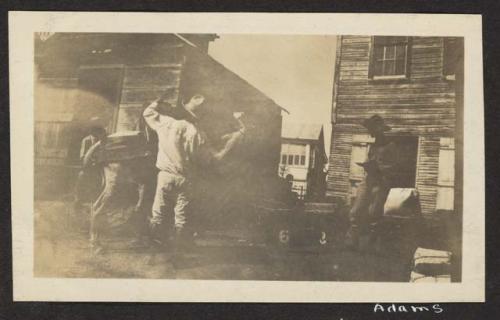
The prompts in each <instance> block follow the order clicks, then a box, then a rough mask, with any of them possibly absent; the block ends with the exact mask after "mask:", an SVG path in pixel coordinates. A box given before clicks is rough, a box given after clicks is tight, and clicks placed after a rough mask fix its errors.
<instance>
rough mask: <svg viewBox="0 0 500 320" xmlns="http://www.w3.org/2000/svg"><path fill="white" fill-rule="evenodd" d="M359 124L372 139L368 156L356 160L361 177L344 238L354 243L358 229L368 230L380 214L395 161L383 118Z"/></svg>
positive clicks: (376, 116)
mask: <svg viewBox="0 0 500 320" xmlns="http://www.w3.org/2000/svg"><path fill="white" fill-rule="evenodd" d="M363 126H364V127H365V128H366V129H367V130H368V132H369V133H370V135H371V136H372V137H374V138H375V142H374V143H373V144H372V145H370V149H369V151H368V159H367V161H365V162H363V163H358V165H360V166H362V167H363V168H364V169H365V172H366V176H365V179H364V180H363V181H362V182H361V183H360V184H359V185H358V192H357V197H356V199H355V200H354V203H353V206H352V208H351V210H350V212H349V218H350V221H351V228H350V230H349V233H348V238H350V240H351V241H352V245H353V246H357V244H358V243H357V242H358V240H359V235H360V233H366V232H368V229H369V227H370V225H373V224H376V223H377V222H378V221H379V219H380V218H381V217H382V215H383V214H384V204H385V201H386V199H387V196H388V194H389V191H390V189H391V186H392V185H393V181H394V179H395V178H397V177H395V176H394V172H395V168H396V163H397V152H396V145H395V144H394V143H393V142H390V141H389V140H388V139H387V137H386V135H385V132H386V131H389V130H391V128H390V127H389V126H387V125H386V124H385V123H384V120H383V119H382V118H381V117H380V116H378V115H374V116H372V117H370V118H369V119H367V120H365V121H364V122H363Z"/></svg>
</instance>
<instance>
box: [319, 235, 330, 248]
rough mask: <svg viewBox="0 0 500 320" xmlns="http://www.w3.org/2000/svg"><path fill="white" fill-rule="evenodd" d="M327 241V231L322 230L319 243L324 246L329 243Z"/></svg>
mask: <svg viewBox="0 0 500 320" xmlns="http://www.w3.org/2000/svg"><path fill="white" fill-rule="evenodd" d="M327 242H328V239H327V237H326V232H324V231H321V237H320V238H319V244H321V245H322V246H324V245H325V244H327Z"/></svg>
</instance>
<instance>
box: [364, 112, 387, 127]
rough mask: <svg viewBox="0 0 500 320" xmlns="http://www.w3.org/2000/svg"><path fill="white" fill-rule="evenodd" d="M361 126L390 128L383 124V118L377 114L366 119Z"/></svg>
mask: <svg viewBox="0 0 500 320" xmlns="http://www.w3.org/2000/svg"><path fill="white" fill-rule="evenodd" d="M362 125H363V127H365V128H366V129H371V128H376V127H382V128H383V129H384V131H389V130H391V127H389V126H388V125H386V124H385V122H384V119H383V118H382V117H381V116H379V115H373V116H371V117H370V118H368V119H366V120H364V121H363V123H362Z"/></svg>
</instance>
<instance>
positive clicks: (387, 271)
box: [34, 201, 411, 282]
mask: <svg viewBox="0 0 500 320" xmlns="http://www.w3.org/2000/svg"><path fill="white" fill-rule="evenodd" d="M35 217H36V219H35V260H34V261H35V266H34V274H35V276H36V277H72V278H155V279H160V278H162V279H164V278H168V279H218V280H309V281H311V280H314V281H401V282H407V281H409V273H410V262H411V259H410V258H411V256H404V257H403V256H401V255H394V254H390V252H386V253H385V254H380V253H377V254H375V253H374V252H370V251H367V252H355V251H350V250H347V249H345V248H342V247H332V248H330V249H328V250H325V249H324V248H319V247H301V248H286V249H285V248H279V249H278V248H270V247H269V246H266V245H265V244H264V243H263V242H261V241H253V240H249V237H245V236H244V231H242V230H240V231H236V230H228V231H226V232H206V233H205V234H203V235H202V236H200V237H198V238H197V240H196V244H197V246H196V249H195V251H194V253H193V254H190V255H189V256H188V259H187V260H186V262H185V264H184V265H182V266H181V267H179V266H177V268H174V266H173V265H172V263H171V262H170V260H169V259H168V255H167V254H152V253H151V251H150V250H148V249H147V248H144V247H134V246H131V244H130V242H131V240H132V239H131V237H130V236H127V233H126V232H125V233H124V232H122V233H115V234H109V235H107V236H106V237H105V238H104V245H105V247H106V250H105V252H103V253H102V254H101V255H98V256H93V255H91V253H90V249H89V247H88V241H87V238H88V229H87V226H86V225H85V223H84V222H82V221H85V220H80V222H75V221H77V220H75V219H74V217H71V216H70V214H69V213H68V206H67V205H66V204H65V203H64V202H58V201H50V202H49V201H46V202H37V203H36V205H35ZM254 240H255V239H254Z"/></svg>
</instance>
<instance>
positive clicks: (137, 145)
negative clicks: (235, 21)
mask: <svg viewBox="0 0 500 320" xmlns="http://www.w3.org/2000/svg"><path fill="white" fill-rule="evenodd" d="M353 22H354V20H353ZM387 23H390V22H387ZM435 32H439V30H437V31H435ZM31 35H32V37H31V45H32V62H31V63H32V66H33V69H32V70H33V72H32V73H31V77H32V79H31V81H32V84H33V85H32V88H33V95H32V116H31V118H32V121H33V129H32V131H30V132H31V134H32V142H33V144H32V151H31V154H32V159H31V160H32V161H33V162H32V164H33V166H32V168H28V167H26V168H24V170H29V171H32V174H33V175H32V179H33V180H32V181H33V186H32V188H33V189H32V190H33V193H30V194H31V195H32V196H33V198H32V201H33V209H32V222H31V223H32V226H33V229H32V230H30V231H29V232H32V236H31V238H29V237H28V238H26V239H25V240H24V241H31V240H32V244H31V245H32V257H31V259H32V260H30V261H31V262H32V264H31V270H29V266H26V267H23V270H26V271H29V272H31V274H32V277H33V279H38V280H40V281H51V280H53V279H57V280H54V281H72V280H85V279H92V280H98V281H103V280H113V281H115V282H114V283H115V284H116V285H117V287H119V283H120V281H130V280H138V281H139V280H144V279H149V280H154V281H160V280H176V281H182V280H225V281H228V280H232V281H229V282H230V283H245V282H248V283H250V284H255V283H267V284H268V285H271V286H272V285H273V283H282V284H284V283H303V284H307V285H312V284H318V283H326V284H338V283H345V284H350V283H357V284H365V283H375V284H379V283H380V284H387V285H388V286H390V285H391V284H394V283H399V284H404V285H406V286H409V287H405V288H408V290H411V291H419V290H421V289H420V288H422V286H423V287H424V288H425V289H426V290H434V289H433V288H434V287H436V288H437V287H440V286H447V285H448V286H451V285H453V284H465V283H464V281H465V280H464V279H465V278H467V279H469V276H468V275H465V274H464V272H465V271H464V268H465V267H464V261H466V262H467V261H469V260H468V259H470V257H467V255H466V254H464V234H465V232H464V222H463V221H464V140H465V139H464V136H468V133H467V132H464V120H465V116H464V95H467V92H464V91H465V90H464V87H465V83H467V82H468V83H470V82H469V81H471V79H467V76H468V73H466V72H464V70H465V68H466V66H465V58H466V56H465V53H466V52H467V51H466V50H465V47H466V38H465V37H464V35H460V34H457V35H449V34H447V33H446V32H443V34H442V35H439V33H438V34H436V35H426V34H425V33H424V34H421V35H420V34H414V33H413V32H409V33H407V34H401V33H397V34H394V33H390V32H389V33H379V32H376V33H370V32H369V30H367V31H365V32H353V33H352V34H350V33H326V32H323V33H314V34H305V33H300V32H297V33H296V34H290V33H281V34H280V33H270V34H264V33H255V32H246V33H245V32H234V31H233V32H228V31H227V30H221V31H220V32H217V31H216V30H214V31H211V30H209V31H207V32H168V29H164V30H163V31H161V32H160V31H157V30H155V31H154V32H144V31H143V30H138V31H137V32H135V31H134V32H129V31H117V30H112V31H108V29H105V28H102V29H101V30H99V31H86V30H76V31H67V30H62V31H59V30H57V28H54V29H53V30H51V31H47V32H46V31H45V30H44V29H38V30H37V29H34V30H33V32H32V33H31ZM479 36H480V35H479ZM478 64H481V62H480V61H479V62H478ZM480 106H481V107H480V108H481V110H482V101H481V103H480ZM11 109H12V106H11ZM481 112H482V111H481ZM481 121H482V119H481ZM480 134H481V137H482V133H480ZM473 139H474V138H473ZM467 141H468V142H467V143H469V144H474V143H476V142H478V141H481V140H480V139H478V140H472V139H469V140H467ZM474 141H476V142H474ZM13 145H14V144H13ZM14 147H16V146H15V145H14ZM20 147H21V146H20ZM13 161H15V160H14V159H13ZM13 194H14V193H13ZM30 201H31V200H30ZM470 201H474V200H470ZM479 201H481V198H479ZM481 205H483V204H481ZM478 208H479V207H478ZM15 214H16V212H13V215H15ZM470 214H472V213H470ZM474 214H481V211H480V209H479V210H478V212H475V213H474ZM482 214H483V215H484V212H483V213H482ZM478 221H481V220H478ZM479 227H480V226H479ZM14 231H15V229H14ZM474 237H476V235H474ZM483 238H484V235H483ZM29 239H31V240H29ZM477 241H479V242H478V243H479V244H478V246H477V247H475V248H476V249H481V248H482V247H481V242H480V240H477ZM483 241H484V239H483ZM15 245H16V243H15V241H14V246H15ZM472 245H473V244H472ZM482 245H483V246H484V244H482ZM483 249H484V248H483ZM14 250H15V248H14ZM482 263H484V259H483V261H482ZM14 269H15V266H14ZM483 269H484V266H483ZM468 271H470V269H468ZM468 271H467V272H468ZM477 272H478V273H477V275H476V276H474V275H473V276H472V277H473V278H475V279H480V278H481V275H482V276H483V277H484V274H483V273H484V270H481V267H480V266H479V265H478V266H477ZM46 283H48V282H46ZM97 283H99V282H97ZM168 283H172V282H168ZM421 283H424V285H421ZM419 286H421V287H419ZM186 288H187V287H186ZM186 288H184V290H187V289H186ZM193 288H194V287H193ZM387 288H389V287H387ZM411 288H414V289H411ZM449 289H450V290H452V287H449ZM73 290H77V288H75V289H73ZM235 290H236V289H235ZM206 294H208V292H206ZM111 299H113V298H111ZM132 299H133V298H132ZM299 299H300V298H299ZM374 299H376V297H374ZM97 300H100V299H97ZM139 300H141V299H140V298H139ZM209 300H210V299H209ZM292 300H295V299H292ZM322 300H324V298H321V299H319V301H322ZM262 301H266V299H263V300H262Z"/></svg>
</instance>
